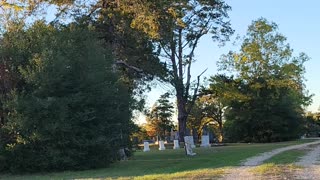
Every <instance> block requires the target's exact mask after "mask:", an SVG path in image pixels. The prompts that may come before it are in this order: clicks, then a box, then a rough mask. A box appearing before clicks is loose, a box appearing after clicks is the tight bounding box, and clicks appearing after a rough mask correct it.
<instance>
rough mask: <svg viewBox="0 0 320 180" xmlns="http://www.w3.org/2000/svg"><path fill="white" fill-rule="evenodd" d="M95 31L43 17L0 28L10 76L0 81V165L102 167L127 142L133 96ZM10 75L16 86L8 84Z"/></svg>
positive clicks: (19, 168) (20, 167) (36, 168)
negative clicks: (31, 22)
mask: <svg viewBox="0 0 320 180" xmlns="http://www.w3.org/2000/svg"><path fill="white" fill-rule="evenodd" d="M97 37H98V36H97V33H94V32H93V31H91V30H90V29H88V28H87V27H83V26H80V25H78V24H70V25H68V26H60V27H54V26H52V25H46V24H45V23H43V22H36V23H35V24H34V25H33V26H31V27H29V28H27V29H24V27H23V26H17V27H16V29H15V30H14V31H8V32H6V33H5V34H4V36H3V38H2V41H1V58H2V62H1V64H2V65H5V66H6V68H5V69H4V71H5V72H6V73H7V78H9V79H2V88H4V89H5V90H6V91H3V93H2V95H1V102H2V108H3V109H2V110H3V111H4V112H3V113H2V115H3V117H2V119H3V123H2V125H1V157H2V158H1V165H2V166H3V167H2V168H4V169H5V170H10V171H51V170H64V169H87V168H95V167H105V166H107V165H108V164H109V163H110V162H113V161H115V160H117V159H118V158H119V155H118V150H119V149H121V148H126V147H129V144H130V142H129V135H130V132H132V130H133V128H134V127H135V126H134V124H133V122H132V121H131V108H132V106H133V102H134V101H133V99H132V96H131V94H130V93H129V92H130V91H129V90H128V86H126V85H125V84H124V83H123V82H122V81H121V80H120V79H119V75H118V73H117V72H116V71H114V70H113V66H112V65H113V62H114V61H113V58H112V55H111V52H110V50H108V49H105V48H103V47H104V46H105V45H104V44H105V42H104V41H103V40H99V39H97ZM3 73H4V72H3ZM10 79H14V81H13V82H15V84H14V85H11V84H10V85H11V86H7V84H6V83H7V81H10ZM13 82H11V83H13ZM6 88H10V89H6Z"/></svg>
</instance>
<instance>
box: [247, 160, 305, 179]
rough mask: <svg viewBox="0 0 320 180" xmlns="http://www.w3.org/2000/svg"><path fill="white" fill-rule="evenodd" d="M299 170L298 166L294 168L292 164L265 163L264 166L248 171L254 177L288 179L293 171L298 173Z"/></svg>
mask: <svg viewBox="0 0 320 180" xmlns="http://www.w3.org/2000/svg"><path fill="white" fill-rule="evenodd" d="M300 169H301V167H300V166H296V165H294V164H286V165H279V164H275V163H266V164H263V165H260V166H257V167H254V168H252V169H251V170H250V171H251V172H252V173H253V174H254V175H256V176H262V177H273V178H276V177H277V178H280V179H283V178H284V179H287V178H289V179H290V177H289V176H290V175H291V174H292V173H293V172H294V171H298V170H300ZM282 177H283V178H282Z"/></svg>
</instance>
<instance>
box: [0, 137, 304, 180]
mask: <svg viewBox="0 0 320 180" xmlns="http://www.w3.org/2000/svg"><path fill="white" fill-rule="evenodd" d="M306 142H310V140H299V141H290V142H282V143H270V144H227V145H226V146H219V147H211V148H196V149H194V151H195V152H196V153H197V155H196V156H194V157H188V156H186V155H185V154H184V149H179V150H172V149H167V150H165V151H158V150H152V151H150V152H141V151H139V152H136V153H135V154H134V156H133V157H132V158H131V159H130V160H129V161H122V162H117V163H114V164H112V165H111V166H110V167H109V168H104V169H97V170H87V171H66V172H59V173H44V174H24V175H10V174H6V175H0V179H23V180H28V179H41V180H42V179H44V180H45V179H111V178H112V179H114V178H119V179H186V178H188V179H199V178H213V177H218V176H220V175H222V174H223V173H224V169H226V168H228V167H230V166H237V165H239V164H240V163H241V161H242V160H244V159H246V158H248V157H251V156H255V155H257V154H259V153H262V152H266V151H270V150H272V149H276V148H280V147H284V146H289V145H294V144H300V143H306Z"/></svg>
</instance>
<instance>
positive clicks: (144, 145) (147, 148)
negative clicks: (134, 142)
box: [143, 142, 150, 152]
mask: <svg viewBox="0 0 320 180" xmlns="http://www.w3.org/2000/svg"><path fill="white" fill-rule="evenodd" d="M147 151H150V148H149V142H144V143H143V152H147Z"/></svg>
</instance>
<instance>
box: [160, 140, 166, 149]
mask: <svg viewBox="0 0 320 180" xmlns="http://www.w3.org/2000/svg"><path fill="white" fill-rule="evenodd" d="M165 149H166V147H164V141H159V150H160V151H162V150H165Z"/></svg>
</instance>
